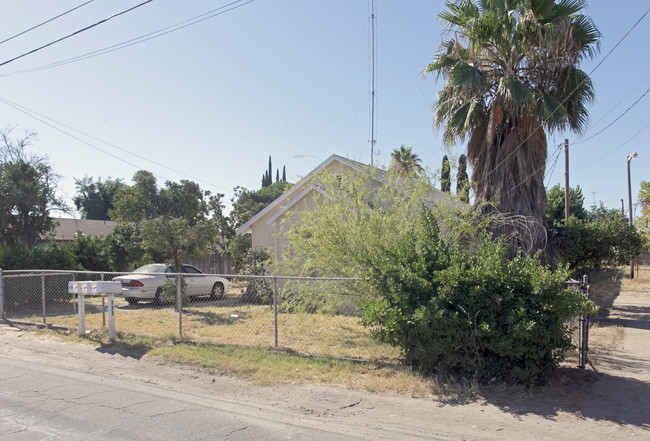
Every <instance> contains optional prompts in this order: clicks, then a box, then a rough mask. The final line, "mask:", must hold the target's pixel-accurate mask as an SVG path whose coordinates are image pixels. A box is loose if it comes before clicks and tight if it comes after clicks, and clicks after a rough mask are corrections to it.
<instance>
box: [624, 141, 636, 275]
mask: <svg viewBox="0 0 650 441" xmlns="http://www.w3.org/2000/svg"><path fill="white" fill-rule="evenodd" d="M637 156H638V155H637V154H636V152H634V153H632V154H631V155H630V156H628V157H627V203H628V209H629V210H630V227H631V226H632V180H631V179H630V161H631V160H632V158H636V157H637ZM631 261H632V262H631V264H630V279H634V258H633V256H632V257H631Z"/></svg>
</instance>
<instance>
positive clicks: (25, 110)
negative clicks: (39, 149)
mask: <svg viewBox="0 0 650 441" xmlns="http://www.w3.org/2000/svg"><path fill="white" fill-rule="evenodd" d="M0 102H3V103H5V104H6V105H8V106H9V107H13V108H14V109H16V110H18V111H19V112H22V113H24V114H25V115H27V116H30V117H31V118H34V119H35V120H37V121H39V122H41V123H43V124H45V125H46V126H48V127H51V128H53V129H54V130H56V131H58V132H60V133H63V134H64V135H67V136H69V137H71V138H73V139H75V140H77V141H79V142H81V143H83V144H85V145H87V146H88V147H91V148H93V149H95V150H97V151H99V152H101V153H104V154H105V155H108V156H110V157H111V158H113V159H117V160H118V161H122V162H124V163H126V164H129V165H130V166H132V167H135V168H136V169H138V170H140V169H142V166H140V165H136V164H134V163H133V162H130V161H128V160H126V159H124V158H123V157H120V156H117V155H114V154H113V153H110V152H108V151H106V150H104V149H101V148H99V147H97V146H96V145H94V144H91V143H89V142H87V141H85V140H83V139H81V138H79V137H78V136H75V135H73V134H71V133H69V132H66V131H65V130H63V129H61V128H59V127H57V126H56V125H54V124H51V123H49V122H47V121H45V120H49V121H52V122H53V123H55V124H58V125H60V126H62V127H65V128H67V129H70V130H72V131H74V132H77V133H79V134H81V135H84V136H86V137H88V138H90V139H93V140H95V141H99V142H101V143H102V144H106V145H108V146H110V147H113V148H116V149H118V150H120V151H122V152H124V153H128V154H130V155H133V156H135V157H136V158H139V159H142V160H144V161H147V162H150V163H152V164H154V165H157V166H159V167H162V168H165V169H167V170H169V171H172V172H174V173H178V174H180V175H183V176H186V177H188V178H190V179H192V180H194V181H198V182H202V183H204V184H207V185H210V186H211V187H214V188H218V189H220V190H224V191H226V192H228V193H229V194H232V191H231V190H229V189H227V188H225V187H221V186H219V185H216V184H213V183H211V182H208V181H205V180H203V179H199V178H196V177H194V176H192V175H189V174H187V173H184V172H182V171H179V170H176V169H173V168H171V167H168V166H166V165H164V164H161V163H159V162H156V161H154V160H152V159H151V158H147V157H144V156H141V155H138V154H137V153H133V152H130V151H128V150H126V149H124V148H121V147H119V146H116V145H115V144H111V143H110V142H107V141H104V140H102V139H99V138H97V137H95V136H92V135H90V134H88V133H85V132H83V131H81V130H78V129H75V128H74V127H71V126H69V125H66V124H64V123H62V122H60V121H57V120H55V119H52V118H50V117H48V116H45V115H42V114H40V113H38V112H36V111H34V110H31V109H29V108H27V107H24V106H21V105H20V104H17V103H14V102H12V101H10V100H8V99H6V98H3V97H0ZM156 176H157V177H159V178H161V179H165V180H169V179H167V178H165V177H163V176H159V175H156Z"/></svg>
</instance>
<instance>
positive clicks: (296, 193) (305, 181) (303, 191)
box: [235, 155, 385, 234]
mask: <svg viewBox="0 0 650 441" xmlns="http://www.w3.org/2000/svg"><path fill="white" fill-rule="evenodd" d="M334 162H339V163H341V164H344V165H347V166H348V167H351V168H354V169H356V170H365V169H367V168H368V167H369V166H368V165H366V164H363V163H361V162H357V161H353V160H351V159H347V158H344V157H343V156H339V155H332V156H330V157H329V158H327V159H326V160H325V161H323V162H322V163H321V164H320V165H319V166H318V167H316V168H315V169H313V170H312V171H311V172H310V173H309V174H308V175H307V176H305V177H304V178H302V179H301V180H300V181H298V182H297V183H296V184H295V185H294V186H293V187H291V188H290V189H288V190H287V191H286V192H285V193H284V194H282V196H280V197H279V198H277V199H276V200H274V201H273V202H271V203H270V204H269V205H267V206H266V207H265V208H264V209H263V210H262V211H260V212H259V213H257V214H256V215H255V216H253V217H252V218H250V219H249V220H248V222H246V223H245V224H244V225H242V226H241V227H239V228H237V230H236V231H235V232H236V233H237V234H245V233H250V232H251V225H253V224H254V223H255V222H257V220H258V219H260V218H262V217H264V216H265V215H266V214H267V213H270V212H272V211H274V210H275V209H276V208H279V207H282V206H283V205H284V204H286V206H285V207H284V208H283V209H282V210H280V212H279V213H277V214H276V216H274V217H273V218H276V217H278V216H280V215H281V214H282V213H284V212H286V211H287V210H288V209H289V208H290V207H291V206H293V205H294V204H295V203H297V202H298V201H299V200H301V199H302V198H303V197H304V196H306V195H307V193H308V192H309V191H310V190H316V191H318V192H320V191H322V190H321V189H320V187H318V186H317V185H314V184H312V180H313V178H314V176H316V175H318V174H319V173H320V172H321V171H322V170H323V169H325V168H326V167H328V166H329V165H331V164H332V163H334ZM374 169H375V170H376V171H377V175H378V176H381V175H383V174H384V173H385V171H384V170H381V169H379V168H374Z"/></svg>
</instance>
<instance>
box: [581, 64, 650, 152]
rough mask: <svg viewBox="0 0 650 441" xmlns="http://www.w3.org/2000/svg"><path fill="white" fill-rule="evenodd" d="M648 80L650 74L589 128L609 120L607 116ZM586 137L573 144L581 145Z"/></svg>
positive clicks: (583, 135) (582, 136)
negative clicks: (606, 119)
mask: <svg viewBox="0 0 650 441" xmlns="http://www.w3.org/2000/svg"><path fill="white" fill-rule="evenodd" d="M648 78H650V73H649V74H648V75H646V77H645V78H644V79H643V80H641V82H640V83H639V84H637V85H636V86H634V88H633V89H632V90H630V91H629V92H628V93H627V95H625V96H624V97H623V98H621V99H620V100H619V101H618V103H616V104H614V105H613V106H612V108H611V109H609V110H608V111H607V113H605V114H604V115H603V116H601V117H600V119H599V120H598V121H596V122H595V123H593V124H591V126H590V127H589V129H593V128H594V127H595V126H597V125H598V124H600V122H601V121H602V120H604V119H605V118H607V115H609V114H610V113H612V112H613V111H614V109H616V108H617V107H618V106H619V105H620V104H621V103H622V102H623V101H625V100H626V99H627V98H628V97H629V96H630V95H632V93H634V91H635V90H637V89H638V88H639V87H641V85H642V84H643V83H645V81H646V80H647V79H648ZM589 129H587V130H589ZM585 135H586V133H584V134H582V135H580V136H579V137H578V139H576V140H575V141H574V142H573V145H576V144H580V142H581V140H582V139H583V138H584V137H585Z"/></svg>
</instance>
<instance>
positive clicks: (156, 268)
mask: <svg viewBox="0 0 650 441" xmlns="http://www.w3.org/2000/svg"><path fill="white" fill-rule="evenodd" d="M166 266H167V265H163V264H162V263H150V264H149V265H144V266H141V267H140V268H138V269H136V270H134V271H133V272H134V273H159V272H162V271H163V270H164V269H165V267H166Z"/></svg>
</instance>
